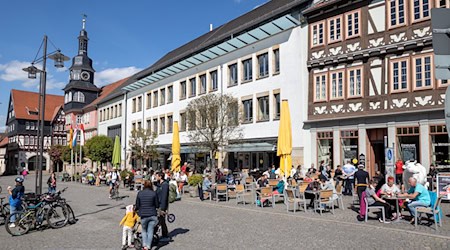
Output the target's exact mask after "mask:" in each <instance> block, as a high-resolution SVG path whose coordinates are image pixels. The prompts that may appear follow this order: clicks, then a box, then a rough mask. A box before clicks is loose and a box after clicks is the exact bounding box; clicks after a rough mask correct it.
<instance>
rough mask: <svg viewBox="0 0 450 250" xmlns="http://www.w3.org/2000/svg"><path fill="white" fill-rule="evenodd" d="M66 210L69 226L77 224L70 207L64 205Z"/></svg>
mask: <svg viewBox="0 0 450 250" xmlns="http://www.w3.org/2000/svg"><path fill="white" fill-rule="evenodd" d="M65 205H66V208H67V213H68V218H69V221H68V222H69V224H75V223H77V219H76V218H75V213H74V212H73V209H72V207H71V206H70V205H69V204H67V203H66V204H65Z"/></svg>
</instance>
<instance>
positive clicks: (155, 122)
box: [152, 118, 158, 133]
mask: <svg viewBox="0 0 450 250" xmlns="http://www.w3.org/2000/svg"><path fill="white" fill-rule="evenodd" d="M152 132H153V133H158V118H153V130H152Z"/></svg>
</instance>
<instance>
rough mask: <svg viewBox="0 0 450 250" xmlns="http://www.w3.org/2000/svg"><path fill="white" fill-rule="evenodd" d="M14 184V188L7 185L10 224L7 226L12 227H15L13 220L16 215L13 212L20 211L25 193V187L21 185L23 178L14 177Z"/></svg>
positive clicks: (14, 220)
mask: <svg viewBox="0 0 450 250" xmlns="http://www.w3.org/2000/svg"><path fill="white" fill-rule="evenodd" d="M15 181H16V186H15V187H14V189H13V188H12V187H11V186H9V187H8V193H9V211H10V214H11V215H12V216H11V219H10V221H11V224H10V225H9V227H11V228H13V227H16V225H15V224H14V222H16V216H15V213H17V212H20V211H22V196H23V194H24V193H25V187H24V186H23V178H22V177H17V178H16V179H15Z"/></svg>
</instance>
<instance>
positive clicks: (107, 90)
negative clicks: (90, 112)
mask: <svg viewBox="0 0 450 250" xmlns="http://www.w3.org/2000/svg"><path fill="white" fill-rule="evenodd" d="M128 78H129V77H126V78H124V79H122V80H119V81H117V82H113V83H111V84H108V85H105V86H103V87H102V90H101V92H100V95H99V96H98V97H97V99H95V100H94V101H93V102H91V103H90V104H89V105H87V106H86V107H84V109H86V108H89V107H93V106H95V105H97V103H99V102H100V101H101V100H103V98H105V97H106V96H108V95H109V94H110V93H111V92H112V91H114V90H115V89H117V88H118V87H120V86H121V85H122V83H124V82H125V81H126V80H128Z"/></svg>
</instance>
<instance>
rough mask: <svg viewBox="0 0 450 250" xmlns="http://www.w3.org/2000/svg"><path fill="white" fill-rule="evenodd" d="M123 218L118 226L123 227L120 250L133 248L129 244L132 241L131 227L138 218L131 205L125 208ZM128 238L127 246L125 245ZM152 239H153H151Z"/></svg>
mask: <svg viewBox="0 0 450 250" xmlns="http://www.w3.org/2000/svg"><path fill="white" fill-rule="evenodd" d="M126 209H127V210H126V213H125V216H124V217H123V218H122V220H121V221H120V223H119V225H121V226H123V228H122V249H127V248H128V247H129V248H132V247H134V246H133V245H132V244H131V243H132V241H133V227H134V224H136V222H137V220H138V218H139V217H138V216H137V214H136V213H135V211H134V206H133V205H128V206H126ZM127 238H128V245H126V243H127ZM152 238H153V237H152Z"/></svg>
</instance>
